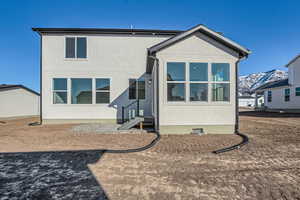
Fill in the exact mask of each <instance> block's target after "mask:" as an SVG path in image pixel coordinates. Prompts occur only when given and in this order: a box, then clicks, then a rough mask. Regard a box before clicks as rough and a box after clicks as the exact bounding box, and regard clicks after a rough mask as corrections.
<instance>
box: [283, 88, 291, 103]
mask: <svg viewBox="0 0 300 200" xmlns="http://www.w3.org/2000/svg"><path fill="white" fill-rule="evenodd" d="M290 93H291V90H290V89H289V88H287V89H284V101H290Z"/></svg>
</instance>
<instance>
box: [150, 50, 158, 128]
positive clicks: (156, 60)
mask: <svg viewBox="0 0 300 200" xmlns="http://www.w3.org/2000/svg"><path fill="white" fill-rule="evenodd" d="M148 57H149V58H152V59H153V60H154V65H155V67H156V122H155V123H156V124H155V126H156V130H155V131H156V132H158V133H159V60H158V58H156V57H155V56H148Z"/></svg>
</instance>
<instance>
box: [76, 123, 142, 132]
mask: <svg viewBox="0 0 300 200" xmlns="http://www.w3.org/2000/svg"><path fill="white" fill-rule="evenodd" d="M120 126H121V125H119V124H101V123H97V124H79V125H75V126H73V127H72V128H71V130H72V131H73V132H75V133H102V134H119V133H144V132H145V131H144V130H140V129H137V128H133V129H130V130H118V128H119V127H120Z"/></svg>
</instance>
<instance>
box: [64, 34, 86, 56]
mask: <svg viewBox="0 0 300 200" xmlns="http://www.w3.org/2000/svg"><path fill="white" fill-rule="evenodd" d="M86 52H87V42H86V38H85V37H66V58H86V57H87V53H86Z"/></svg>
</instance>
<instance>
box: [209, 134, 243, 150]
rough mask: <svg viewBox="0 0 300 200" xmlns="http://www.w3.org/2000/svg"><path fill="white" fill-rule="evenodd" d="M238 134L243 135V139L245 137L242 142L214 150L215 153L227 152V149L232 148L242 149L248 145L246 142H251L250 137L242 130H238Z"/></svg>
mask: <svg viewBox="0 0 300 200" xmlns="http://www.w3.org/2000/svg"><path fill="white" fill-rule="evenodd" d="M236 134H237V135H238V136H240V137H242V139H243V141H242V142H240V143H239V144H236V145H233V146H231V147H226V148H224V149H219V150H216V151H213V153H215V154H219V153H225V152H227V151H232V150H235V149H240V148H241V147H242V146H244V145H246V144H248V143H249V138H248V137H247V136H246V135H244V134H242V133H240V132H237V133H236Z"/></svg>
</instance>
